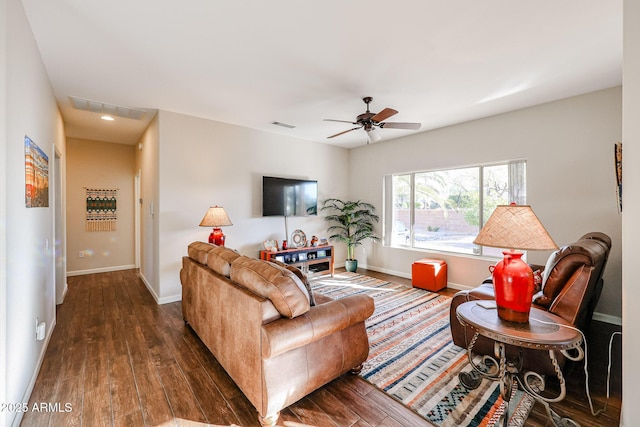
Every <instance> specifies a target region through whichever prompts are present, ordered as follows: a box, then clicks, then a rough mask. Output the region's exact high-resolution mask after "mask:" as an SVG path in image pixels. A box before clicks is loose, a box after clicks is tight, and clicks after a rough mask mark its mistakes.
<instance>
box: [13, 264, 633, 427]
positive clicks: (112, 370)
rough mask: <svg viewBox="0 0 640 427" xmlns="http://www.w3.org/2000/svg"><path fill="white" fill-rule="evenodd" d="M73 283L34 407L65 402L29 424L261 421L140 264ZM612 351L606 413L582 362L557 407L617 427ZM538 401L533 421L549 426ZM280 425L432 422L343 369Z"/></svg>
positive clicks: (593, 351)
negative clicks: (595, 413) (140, 272)
mask: <svg viewBox="0 0 640 427" xmlns="http://www.w3.org/2000/svg"><path fill="white" fill-rule="evenodd" d="M361 272H362V273H364V274H370V275H372V276H373V275H376V276H382V277H383V278H386V279H387V280H395V281H397V282H403V283H407V280H406V279H402V278H398V277H394V276H388V275H381V274H380V273H375V272H370V271H361ZM68 283H69V291H68V293H67V296H66V298H65V302H64V304H62V305H61V306H59V307H58V313H57V316H58V318H57V326H56V328H55V329H54V332H53V335H52V337H51V341H50V343H49V347H48V349H47V352H46V354H45V358H44V361H43V364H42V367H41V370H40V372H39V374H38V378H37V381H36V384H35V387H34V390H33V393H32V396H31V399H30V402H29V408H32V407H33V405H34V404H41V403H49V404H54V405H55V404H56V403H58V404H59V405H58V406H57V407H55V406H54V408H53V409H56V410H51V409H52V407H51V405H49V410H46V411H41V412H34V411H29V412H27V413H26V414H25V416H24V418H23V421H22V425H23V426H29V427H30V426H56V427H57V426H91V427H93V426H102V425H104V426H204V425H214V426H218V425H220V426H229V425H241V426H256V425H258V422H257V416H256V412H255V409H254V408H253V407H252V406H251V404H250V403H249V402H248V400H247V399H246V398H245V397H244V396H243V394H242V393H241V391H240V390H239V389H238V388H237V387H236V386H235V384H234V383H233V381H231V379H230V378H229V377H228V376H227V374H226V373H225V372H224V370H223V369H222V368H221V366H220V365H219V364H218V363H217V361H216V360H215V359H214V358H213V357H212V356H211V354H210V353H209V352H208V351H207V349H206V348H205V347H204V346H203V344H202V343H201V342H200V340H199V339H198V337H197V336H196V335H195V334H194V333H193V331H192V330H191V329H190V328H189V327H187V326H185V324H184V322H183V321H182V313H181V308H180V303H179V302H176V303H171V304H165V305H161V306H159V305H157V304H155V302H154V300H153V298H152V297H151V296H150V294H149V293H148V291H147V289H146V288H145V286H144V284H142V282H141V281H140V280H139V278H138V277H137V272H136V271H135V270H127V271H120V272H112V273H102V274H95V275H86V276H76V277H70V278H69V279H68ZM445 293H449V294H450V293H451V291H449V292H445ZM613 329H616V328H612V327H611V326H610V325H607V324H597V327H593V328H591V331H592V334H591V335H592V336H590V338H589V339H590V352H589V353H590V354H589V356H590V361H589V363H590V372H591V375H592V378H591V382H590V384H591V392H592V395H593V397H594V399H595V400H596V402H595V406H596V408H600V407H602V406H603V402H604V396H605V392H606V388H605V385H604V377H605V376H606V366H607V351H608V342H609V335H610V332H611V330H613ZM614 349H615V358H614V363H613V366H614V369H613V374H612V377H613V385H612V396H613V398H612V399H611V401H610V403H609V406H608V409H607V411H606V413H605V414H603V415H601V416H599V417H598V418H592V417H591V415H590V410H589V407H588V404H587V403H586V397H585V392H584V373H583V372H582V371H581V368H580V367H575V368H574V369H572V370H571V373H570V375H569V378H568V385H569V390H570V391H569V396H568V397H567V399H565V401H564V402H562V403H560V404H556V405H554V408H555V409H556V410H557V411H558V412H559V413H561V414H563V415H568V416H570V417H572V418H573V419H574V420H576V421H577V422H579V423H580V424H581V425H582V426H604V425H607V426H608V425H612V426H613V425H618V420H619V413H620V401H621V399H620V389H621V385H620V381H621V380H620V352H621V350H620V344H619V340H617V344H616V345H615V346H614ZM539 406H540V405H538V404H537V405H536V406H535V408H534V412H533V413H532V415H531V416H530V418H529V420H528V421H527V425H528V426H544V425H551V424H549V423H548V420H547V419H546V415H545V414H544V411H543V409H542V407H541V406H540V407H539ZM279 425H281V426H296V427H300V426H359V427H364V426H428V425H430V424H429V423H428V422H426V421H424V420H423V419H422V418H421V417H419V416H417V415H415V414H414V413H413V412H412V411H410V410H408V409H407V408H405V407H404V406H402V405H400V404H399V403H397V402H395V401H394V400H393V399H391V398H389V397H388V396H387V395H386V394H384V393H383V392H381V391H379V390H378V389H376V388H375V387H373V386H372V385H370V384H369V383H367V382H366V381H364V380H362V379H361V378H359V377H357V376H352V375H345V376H343V377H341V378H338V379H337V380H335V381H333V382H331V383H329V384H328V385H326V386H324V387H322V388H321V389H319V390H317V391H316V392H314V393H313V394H311V395H309V396H308V397H306V398H304V399H302V400H300V401H299V402H297V403H296V404H294V405H292V406H290V407H289V408H287V409H286V410H284V411H283V412H282V416H281V417H280V420H279Z"/></svg>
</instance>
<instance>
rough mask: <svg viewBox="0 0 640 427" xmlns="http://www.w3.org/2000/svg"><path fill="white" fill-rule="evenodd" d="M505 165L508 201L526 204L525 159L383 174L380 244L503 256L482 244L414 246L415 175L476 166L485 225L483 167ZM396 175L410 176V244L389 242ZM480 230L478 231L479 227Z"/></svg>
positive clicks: (474, 254)
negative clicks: (468, 246) (468, 248)
mask: <svg viewBox="0 0 640 427" xmlns="http://www.w3.org/2000/svg"><path fill="white" fill-rule="evenodd" d="M505 165H506V166H508V167H509V177H508V181H509V182H508V185H509V202H515V203H516V204H518V205H522V204H526V160H510V161H502V162H495V163H484V164H477V165H471V166H460V167H452V168H446V169H434V170H424V171H415V172H406V173H394V174H389V175H385V177H384V186H383V193H384V196H383V202H384V208H383V244H384V245H385V246H389V247H394V248H405V249H414V250H422V251H429V252H450V253H455V254H460V255H468V256H483V257H491V258H499V257H501V256H502V254H501V253H500V251H497V250H495V249H494V248H483V247H481V246H475V247H474V248H473V253H469V252H464V251H455V250H442V249H432V248H424V247H419V246H416V245H415V237H416V235H415V209H416V207H415V190H416V185H415V182H416V180H415V176H416V175H419V174H423V173H432V172H440V171H451V170H457V169H468V168H478V169H479V176H478V180H479V181H478V182H479V186H478V195H479V206H478V209H479V212H478V217H479V218H480V224H484V223H485V222H486V220H487V219H488V217H486V218H485V217H484V214H483V212H484V209H483V204H484V191H483V184H484V170H485V168H488V167H495V166H505ZM399 176H409V177H410V179H409V181H410V187H411V188H410V203H409V205H410V208H409V209H410V212H409V218H410V220H409V221H410V224H409V225H408V227H409V236H410V239H409V244H407V245H404V244H394V243H393V242H392V235H393V220H394V194H393V179H394V177H399ZM478 231H479V230H478Z"/></svg>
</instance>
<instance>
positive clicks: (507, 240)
mask: <svg viewBox="0 0 640 427" xmlns="http://www.w3.org/2000/svg"><path fill="white" fill-rule="evenodd" d="M473 243H475V244H476V245H481V246H491V247H494V248H508V249H507V250H505V251H504V252H502V253H503V254H504V259H503V260H502V261H500V262H498V263H497V264H496V265H495V266H492V267H490V268H489V271H491V273H492V275H493V288H494V291H495V296H496V305H497V307H498V317H500V318H501V319H503V320H507V321H511V322H518V323H527V322H528V321H529V311H530V310H531V300H532V299H533V293H534V289H535V286H534V279H533V271H532V270H531V267H529V265H528V264H527V263H526V262H524V261H523V260H522V255H523V253H522V252H516V251H515V249H520V250H555V249H558V245H556V244H555V242H554V241H553V239H552V238H551V236H549V233H548V232H547V230H546V229H545V228H544V226H543V225H542V223H540V220H539V219H538V217H537V216H536V214H535V213H534V212H533V209H531V206H526V205H516V204H515V203H512V204H511V205H500V206H498V207H496V210H495V211H494V212H493V214H491V216H490V217H489V219H488V220H487V223H486V224H485V226H484V227H482V230H480V234H478V236H477V237H476V239H475V240H474V241H473Z"/></svg>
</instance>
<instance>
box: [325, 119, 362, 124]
mask: <svg viewBox="0 0 640 427" xmlns="http://www.w3.org/2000/svg"><path fill="white" fill-rule="evenodd" d="M324 121H325V122H338V123H351V124H352V125H357V124H358V123H356V122H352V121H350V120H336V119H324Z"/></svg>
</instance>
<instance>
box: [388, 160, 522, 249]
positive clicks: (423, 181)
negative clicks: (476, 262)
mask: <svg viewBox="0 0 640 427" xmlns="http://www.w3.org/2000/svg"><path fill="white" fill-rule="evenodd" d="M525 175H526V162H525V161H513V162H508V163H501V164H493V165H482V166H473V167H467V168H459V169H446V170H437V171H428V172H415V173H409V174H398V175H389V176H387V177H386V179H385V202H386V203H385V210H384V215H385V217H384V221H385V222H384V223H385V236H384V237H385V244H387V245H390V246H395V247H413V248H419V249H430V250H437V251H447V252H456V253H464V254H473V255H485V256H496V257H500V256H502V255H501V250H500V249H496V248H484V247H480V246H476V245H474V244H473V239H475V237H476V236H477V235H478V233H479V232H480V228H481V226H482V225H484V223H485V222H486V221H487V219H488V218H489V216H490V215H491V213H492V212H493V210H494V209H495V207H496V206H498V205H504V204H509V203H511V202H515V203H517V204H519V205H520V204H525V203H526V191H525V189H526V185H525Z"/></svg>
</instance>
